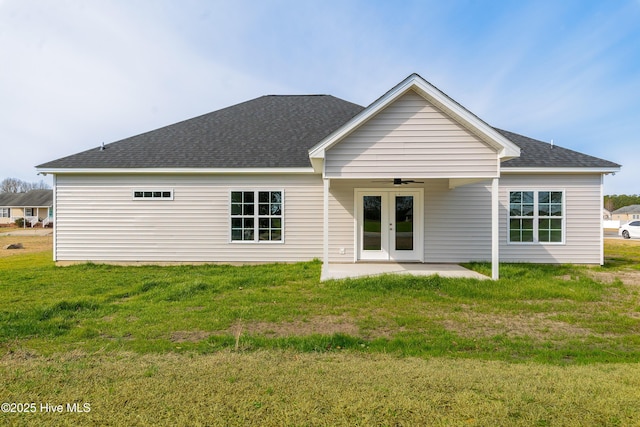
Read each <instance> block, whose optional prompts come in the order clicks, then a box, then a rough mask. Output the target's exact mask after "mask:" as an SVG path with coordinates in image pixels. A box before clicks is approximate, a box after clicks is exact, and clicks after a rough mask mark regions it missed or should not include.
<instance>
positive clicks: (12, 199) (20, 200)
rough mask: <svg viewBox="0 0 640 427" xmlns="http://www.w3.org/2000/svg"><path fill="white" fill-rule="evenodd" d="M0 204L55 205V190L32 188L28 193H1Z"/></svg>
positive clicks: (3, 205)
mask: <svg viewBox="0 0 640 427" xmlns="http://www.w3.org/2000/svg"><path fill="white" fill-rule="evenodd" d="M0 206H1V207H11V206H24V207H38V206H53V190H31V191H27V192H26V193H0Z"/></svg>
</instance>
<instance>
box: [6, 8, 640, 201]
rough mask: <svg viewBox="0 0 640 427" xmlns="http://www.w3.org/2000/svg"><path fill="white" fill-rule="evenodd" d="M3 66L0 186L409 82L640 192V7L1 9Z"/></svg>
mask: <svg viewBox="0 0 640 427" xmlns="http://www.w3.org/2000/svg"><path fill="white" fill-rule="evenodd" d="M0 58H2V62H1V64H2V65H1V66H0V147H1V149H0V179H2V178H5V177H9V176H11V177H16V178H20V179H22V180H25V181H29V182H32V181H39V180H40V179H41V177H39V176H37V175H36V171H35V168H34V166H35V165H37V164H40V163H44V162H46V161H49V160H53V159H56V158H59V157H63V156H66V155H69V154H73V153H76V152H79V151H83V150H86V149H89V148H92V147H97V146H98V145H100V144H101V143H102V142H105V143H109V142H113V141H116V140H119V139H122V138H126V137H129V136H133V135H136V134H138V133H142V132H146V131H148V130H152V129H155V128H158V127H161V126H164V125H168V124H171V123H175V122H177V121H180V120H184V119H188V118H191V117H194V116H197V115H200V114H204V113H207V112H210V111H214V110H217V109H219V108H223V107H226V106H229V105H233V104H236V103H238V102H242V101H246V100H248V99H252V98H255V97H258V96H261V95H266V94H312V93H313V94H315V93H322V94H331V95H334V96H337V97H340V98H343V99H346V100H349V101H352V102H355V103H358V104H361V105H368V104H369V103H371V102H373V101H374V100H375V99H377V98H378V97H379V96H380V95H382V94H383V93H385V92H386V91H387V90H388V89H390V88H391V87H393V86H394V85H395V84H397V83H399V82H400V81H401V80H403V79H404V78H405V77H406V76H408V75H409V74H411V73H413V72H417V73H419V74H420V75H421V76H422V77H424V78H425V79H427V80H428V81H430V82H431V83H432V84H434V85H435V86H437V87H438V88H440V89H441V90H443V91H444V92H445V93H447V94H448V95H449V96H451V97H452V98H454V99H455V100H456V101H458V102H459V103H461V104H462V105H464V106H465V107H467V108H468V109H469V110H471V111H472V112H474V113H475V114H477V115H478V116H479V117H481V118H482V119H484V120H485V121H486V122H488V123H489V124H491V125H493V126H496V127H500V128H503V129H507V130H510V131H513V132H517V133H522V134H525V135H527V136H530V137H533V138H537V139H541V140H544V141H550V140H552V139H553V141H554V143H555V144H557V145H561V146H563V147H566V148H571V149H573V150H577V151H582V152H585V153H587V154H591V155H594V156H598V157H602V158H605V159H607V160H612V161H615V162H617V163H621V164H622V165H623V168H622V171H621V172H620V173H618V174H616V176H607V177H606V178H605V193H607V194H616V193H617V194H623V193H626V194H638V193H640V154H639V153H640V149H639V148H640V144H638V138H639V136H640V0H607V1H588V0H580V1H568V0H531V1H527V0H502V1H497V0H495V1H490V0H485V1H479V0H475V1H471V0H448V1H441V0H437V1H430V0H422V1H403V0H390V1H356V0H353V1H351V0H341V1H334V0H319V1H315V0H293V1H269V0H262V1H257V0H254V1H243V0H233V1H191V0H180V1H178V0H175V1H161V0H153V1H152V0H135V1H131V0H109V1H100V0H57V1H45V0H40V1H34V0H0ZM46 179H49V178H48V177H47V178H46Z"/></svg>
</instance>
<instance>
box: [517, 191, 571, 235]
mask: <svg viewBox="0 0 640 427" xmlns="http://www.w3.org/2000/svg"><path fill="white" fill-rule="evenodd" d="M563 241H564V192H562V191H511V192H509V242H510V243H563Z"/></svg>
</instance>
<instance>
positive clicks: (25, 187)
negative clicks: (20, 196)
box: [0, 178, 51, 193]
mask: <svg viewBox="0 0 640 427" xmlns="http://www.w3.org/2000/svg"><path fill="white" fill-rule="evenodd" d="M50 188H51V187H49V184H47V183H46V182H44V181H43V180H40V182H26V181H22V180H20V179H17V178H5V179H3V180H2V182H0V193H26V192H27V191H31V190H49V189H50Z"/></svg>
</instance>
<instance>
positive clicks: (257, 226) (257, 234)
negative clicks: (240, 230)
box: [227, 187, 286, 245]
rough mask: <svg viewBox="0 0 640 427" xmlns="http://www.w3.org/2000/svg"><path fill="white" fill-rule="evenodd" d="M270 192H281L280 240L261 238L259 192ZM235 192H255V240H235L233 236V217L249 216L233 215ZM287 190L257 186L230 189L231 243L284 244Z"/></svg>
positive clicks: (229, 223) (228, 205)
mask: <svg viewBox="0 0 640 427" xmlns="http://www.w3.org/2000/svg"><path fill="white" fill-rule="evenodd" d="M267 191H268V192H269V193H278V192H279V193H280V195H281V196H280V197H281V199H282V201H281V202H280V203H281V205H282V206H281V207H280V215H279V218H280V226H281V230H280V240H260V232H259V230H260V224H259V219H260V214H259V213H258V204H259V202H258V198H259V194H258V193H260V192H267ZM234 192H243V193H246V192H253V193H254V196H253V197H254V203H255V205H256V208H255V210H254V214H253V218H254V222H253V230H254V232H253V236H254V237H253V240H233V238H232V229H231V227H232V220H233V218H237V217H242V218H245V217H249V215H241V216H238V215H232V214H231V205H232V203H233V202H232V201H231V200H232V193H234ZM285 204H286V203H285V191H284V188H255V187H248V188H232V189H230V190H229V194H228V201H227V209H228V216H227V217H228V219H229V221H228V223H227V231H228V233H229V235H228V242H229V243H231V244H234V245H235V244H240V245H245V244H246V245H255V244H258V245H282V244H284V242H285V213H284V211H285ZM269 218H278V216H273V215H269Z"/></svg>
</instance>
